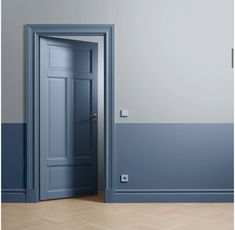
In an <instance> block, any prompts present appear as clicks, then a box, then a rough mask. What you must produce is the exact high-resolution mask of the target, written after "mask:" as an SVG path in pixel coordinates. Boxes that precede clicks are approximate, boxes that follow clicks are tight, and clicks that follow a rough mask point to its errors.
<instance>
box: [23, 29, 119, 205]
mask: <svg viewBox="0 0 235 230" xmlns="http://www.w3.org/2000/svg"><path fill="white" fill-rule="evenodd" d="M26 37H27V40H26V48H27V50H26V51H27V57H26V74H27V83H28V87H27V93H28V95H27V170H26V174H27V190H26V200H27V202H38V201H39V200H45V199H56V198H65V197H73V196H76V195H89V194H96V193H97V192H98V191H104V201H107V197H108V192H109V191H110V189H111V185H112V179H111V178H112V148H113V132H114V26H113V25H27V26H26ZM48 44H50V45H51V47H49V45H48ZM47 45H48V47H49V48H48V47H47ZM96 46H97V53H96ZM43 49H44V50H43ZM72 50H73V51H72ZM86 51H88V52H86ZM96 55H97V57H96ZM49 59H50V60H49ZM96 59H97V60H96ZM78 62H79V63H82V66H81V68H77V66H78ZM96 62H97V63H96ZM42 63H44V64H42ZM45 63H46V64H45ZM48 63H49V65H50V69H49V68H47V67H46V65H47V64H48ZM43 65H44V66H43ZM71 68H73V70H71ZM86 68H88V69H89V71H87V73H86ZM88 72H89V73H88ZM92 74H93V75H92ZM95 75H97V84H96V80H95V78H94V79H93V77H94V76H95ZM95 87H97V88H95ZM70 90H71V92H70ZM81 93H83V94H81ZM94 95H97V98H95V97H94ZM63 96H64V97H63ZM70 99H71V100H72V101H73V102H70V101H69V100H70ZM84 100H85V101H90V104H89V103H88V104H87V103H85V101H84ZM74 101H76V103H74ZM72 103H74V104H72ZM79 103H80V104H79ZM85 104H86V105H85ZM78 105H82V106H78ZM71 111H72V112H71ZM88 113H89V118H87V117H84V116H86V115H87V114H88ZM77 114H79V116H77ZM96 116H97V117H98V119H97V118H96ZM76 117H78V118H76ZM76 119H77V120H76ZM79 119H80V120H79ZM70 120H72V122H70ZM63 122H64V124H63ZM48 127H49V128H48ZM50 127H51V130H50ZM58 127H59V128H58ZM70 129H71V132H68V130H70ZM78 130H79V132H78ZM63 131H64V132H63ZM76 132H77V133H78V134H77V135H76ZM81 134H82V135H81ZM83 134H84V135H83ZM73 135H74V136H73ZM95 135H97V136H95ZM70 144H71V145H70ZM95 152H96V153H97V155H96V153H95ZM71 153H73V154H72V155H66V154H71ZM76 154H77V155H76ZM89 159H90V160H89ZM75 162H76V163H75ZM43 164H44V166H42V165H43ZM49 166H50V167H49ZM71 177H73V178H71ZM50 186H51V187H50ZM49 187H50V188H49ZM48 188H49V189H48ZM53 192H54V193H53Z"/></svg>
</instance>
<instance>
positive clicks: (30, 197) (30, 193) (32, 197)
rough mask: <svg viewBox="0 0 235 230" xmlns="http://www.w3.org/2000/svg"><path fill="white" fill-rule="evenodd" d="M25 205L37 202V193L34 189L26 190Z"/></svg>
mask: <svg viewBox="0 0 235 230" xmlns="http://www.w3.org/2000/svg"><path fill="white" fill-rule="evenodd" d="M25 201H26V203H36V202H38V198H37V192H36V190H35V189H27V190H26V197H25Z"/></svg>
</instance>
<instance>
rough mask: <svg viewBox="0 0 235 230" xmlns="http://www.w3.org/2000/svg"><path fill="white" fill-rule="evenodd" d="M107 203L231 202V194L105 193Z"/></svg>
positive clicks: (111, 191)
mask: <svg viewBox="0 0 235 230" xmlns="http://www.w3.org/2000/svg"><path fill="white" fill-rule="evenodd" d="M106 202H108V203H130V202H133V203H142V202H144V203H148V202H150V203H152V202H233V193H232V192H198V193H195V192H185V193H184V192H178V193H174V192H173V193H169V192H164V193H135V192H129V193H125V192H121V193H117V192H114V191H113V190H107V191H106Z"/></svg>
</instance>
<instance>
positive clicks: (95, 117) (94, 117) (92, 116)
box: [90, 113, 97, 122]
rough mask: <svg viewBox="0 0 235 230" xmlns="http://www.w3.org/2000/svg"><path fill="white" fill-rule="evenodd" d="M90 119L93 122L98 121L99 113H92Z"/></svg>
mask: <svg viewBox="0 0 235 230" xmlns="http://www.w3.org/2000/svg"><path fill="white" fill-rule="evenodd" d="M90 120H91V121H92V122H96V121H97V114H96V113H93V114H91V115H90Z"/></svg>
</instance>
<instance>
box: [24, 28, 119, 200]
mask: <svg viewBox="0 0 235 230" xmlns="http://www.w3.org/2000/svg"><path fill="white" fill-rule="evenodd" d="M50 35H57V36H62V35H66V36H69V35H77V36H79V35H83V36H84V35H85V36H104V43H105V60H104V63H105V95H104V98H105V102H104V107H105V113H104V114H105V118H104V120H105V129H104V136H105V148H104V150H105V188H106V189H109V188H111V187H112V174H113V171H112V170H113V168H112V164H113V163H112V162H113V161H112V155H113V148H114V147H113V145H114V128H115V126H114V95H115V92H114V89H115V86H114V52H115V47H114V25H112V24H92V25H91V24H90V25H89V24H56V25H55V24H30V25H26V26H25V48H26V50H25V51H26V55H25V72H26V76H27V170H26V172H27V173H26V174H27V185H26V188H27V191H34V192H33V193H35V192H36V195H35V194H34V195H32V196H31V195H29V194H31V193H26V195H27V196H29V197H27V199H26V200H27V201H30V202H37V201H39V122H38V121H39V119H38V116H39V81H38V80H39V37H40V36H50Z"/></svg>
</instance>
